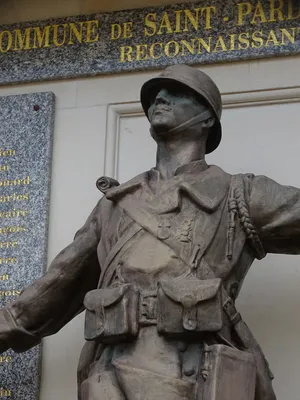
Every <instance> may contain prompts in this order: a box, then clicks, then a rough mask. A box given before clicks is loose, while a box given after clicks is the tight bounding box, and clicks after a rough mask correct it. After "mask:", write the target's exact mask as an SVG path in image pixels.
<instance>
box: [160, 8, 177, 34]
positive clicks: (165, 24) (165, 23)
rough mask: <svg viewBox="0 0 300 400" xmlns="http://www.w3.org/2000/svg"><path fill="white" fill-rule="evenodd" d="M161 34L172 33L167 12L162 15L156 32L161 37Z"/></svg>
mask: <svg viewBox="0 0 300 400" xmlns="http://www.w3.org/2000/svg"><path fill="white" fill-rule="evenodd" d="M163 33H173V30H172V27H171V22H170V18H169V16H168V13H167V11H165V12H164V13H163V17H162V20H161V23H160V27H159V30H158V31H157V34H158V35H162V34H163Z"/></svg>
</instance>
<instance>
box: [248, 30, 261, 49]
mask: <svg viewBox="0 0 300 400" xmlns="http://www.w3.org/2000/svg"><path fill="white" fill-rule="evenodd" d="M263 45H264V40H263V32H262V31H254V32H253V34H252V41H251V46H252V47H253V48H255V49H260V48H262V47H263Z"/></svg>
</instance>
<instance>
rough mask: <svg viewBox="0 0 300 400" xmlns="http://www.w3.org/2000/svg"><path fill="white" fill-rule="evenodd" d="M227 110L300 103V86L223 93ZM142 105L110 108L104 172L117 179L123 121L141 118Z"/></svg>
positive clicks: (123, 104) (131, 104)
mask: <svg viewBox="0 0 300 400" xmlns="http://www.w3.org/2000/svg"><path fill="white" fill-rule="evenodd" d="M222 101H223V109H224V110H226V109H234V108H244V107H257V106H268V105H276V104H289V103H297V102H300V86H297V87H291V88H282V89H273V88H272V89H267V90H258V91H244V92H234V93H223V94H222ZM143 115H144V112H143V109H142V106H141V104H140V102H137V101H136V102H128V103H114V104H108V106H107V118H106V138H105V161H104V173H105V175H107V176H111V177H114V178H116V179H117V178H118V177H117V171H118V160H119V139H120V134H121V132H120V120H121V118H128V117H140V116H143Z"/></svg>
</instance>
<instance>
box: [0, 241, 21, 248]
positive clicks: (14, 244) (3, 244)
mask: <svg viewBox="0 0 300 400" xmlns="http://www.w3.org/2000/svg"><path fill="white" fill-rule="evenodd" d="M17 246H18V242H0V249H9V248H11V247H17Z"/></svg>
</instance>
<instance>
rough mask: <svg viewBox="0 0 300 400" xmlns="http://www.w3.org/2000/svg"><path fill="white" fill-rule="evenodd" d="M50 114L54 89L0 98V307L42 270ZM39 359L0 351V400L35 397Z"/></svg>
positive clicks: (38, 351) (30, 354)
mask: <svg viewBox="0 0 300 400" xmlns="http://www.w3.org/2000/svg"><path fill="white" fill-rule="evenodd" d="M53 117H54V95H53V93H33V94H25V95H18V96H7V97H0V306H3V305H5V304H7V303H9V302H10V301H12V300H13V299H15V298H17V296H18V295H19V293H20V291H21V290H22V289H23V288H24V287H26V286H28V285H29V284H30V283H31V282H32V281H34V280H36V279H37V278H39V277H41V276H42V275H43V274H44V272H45V269H46V261H47V238H48V210H49V195H50V180H51V175H50V173H51V158H52V136H53V134H52V133H53ZM40 357H41V347H40V346H38V347H36V348H34V349H31V350H30V351H27V352H25V353H22V354H16V353H14V352H12V351H8V352H6V353H4V354H2V355H0V399H2V398H8V399H11V400H36V399H38V397H39V381H40Z"/></svg>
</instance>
